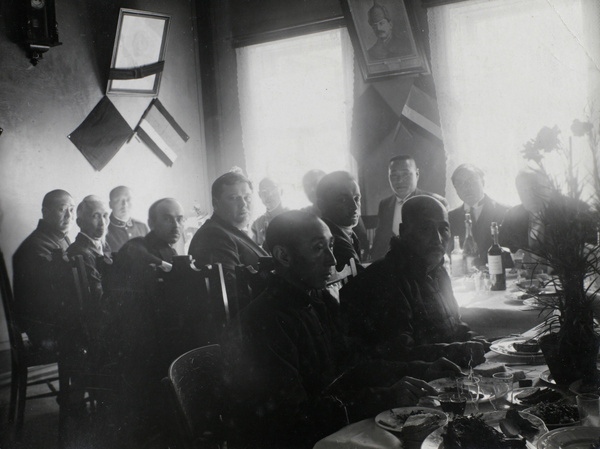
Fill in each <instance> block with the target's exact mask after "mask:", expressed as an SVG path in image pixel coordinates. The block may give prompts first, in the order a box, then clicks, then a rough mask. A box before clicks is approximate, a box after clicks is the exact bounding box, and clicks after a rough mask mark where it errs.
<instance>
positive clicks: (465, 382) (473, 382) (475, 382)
mask: <svg viewBox="0 0 600 449" xmlns="http://www.w3.org/2000/svg"><path fill="white" fill-rule="evenodd" d="M480 381H481V379H480V378H479V377H476V376H468V377H459V378H458V379H456V388H457V389H458V394H460V395H463V396H466V397H467V402H468V404H473V409H474V411H475V412H478V411H479V397H480V394H481V391H480V386H479V382H480Z"/></svg>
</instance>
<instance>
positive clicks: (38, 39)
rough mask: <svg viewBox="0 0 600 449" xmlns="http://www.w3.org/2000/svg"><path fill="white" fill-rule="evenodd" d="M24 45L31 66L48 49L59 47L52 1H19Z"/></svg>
mask: <svg viewBox="0 0 600 449" xmlns="http://www.w3.org/2000/svg"><path fill="white" fill-rule="evenodd" d="M21 2H22V3H21V5H22V18H23V19H22V23H23V35H24V43H25V45H26V46H27V51H28V56H29V58H30V60H31V63H32V64H33V65H36V64H37V63H38V62H39V60H40V59H42V57H43V56H42V55H43V53H45V52H47V51H48V50H49V49H50V47H55V46H57V45H61V44H62V42H59V40H58V25H57V23H56V9H55V3H54V0H21Z"/></svg>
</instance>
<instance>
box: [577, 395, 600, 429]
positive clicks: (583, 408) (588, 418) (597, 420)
mask: <svg viewBox="0 0 600 449" xmlns="http://www.w3.org/2000/svg"><path fill="white" fill-rule="evenodd" d="M577 410H578V411H579V419H580V420H581V425H582V426H593V427H600V396H598V395H597V394H594V393H582V394H578V395H577Z"/></svg>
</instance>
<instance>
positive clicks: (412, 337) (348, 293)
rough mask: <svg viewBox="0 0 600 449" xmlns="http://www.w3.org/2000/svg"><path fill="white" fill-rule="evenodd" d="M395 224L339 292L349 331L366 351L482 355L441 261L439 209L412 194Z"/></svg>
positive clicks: (444, 220)
mask: <svg viewBox="0 0 600 449" xmlns="http://www.w3.org/2000/svg"><path fill="white" fill-rule="evenodd" d="M399 230H400V234H399V236H398V237H396V238H394V239H392V244H391V249H390V251H389V252H388V253H387V254H386V256H385V258H384V259H381V260H379V261H376V262H374V263H373V264H371V265H370V266H369V267H368V268H367V269H366V270H365V271H364V272H363V273H361V274H359V275H358V276H357V277H355V278H354V279H352V280H351V281H350V282H349V283H348V284H347V285H346V286H344V287H343V288H342V290H341V292H340V298H341V307H342V310H343V313H344V315H345V320H344V321H345V322H346V323H347V326H348V334H349V335H350V337H351V338H353V339H355V340H356V341H359V342H360V343H361V346H362V351H363V353H364V354H365V356H366V357H372V358H380V359H383V360H398V359H400V360H402V359H407V358H408V359H412V358H418V359H421V360H426V361H431V360H435V359H437V358H438V357H446V358H448V359H450V360H452V361H453V362H455V363H457V364H459V365H461V366H467V364H469V363H471V364H472V365H476V364H479V363H481V362H483V361H484V352H485V351H484V346H483V344H482V343H480V342H475V341H469V340H470V339H471V333H470V331H469V328H468V326H467V325H466V324H465V323H463V322H462V321H461V320H460V316H459V313H458V304H457V303H456V299H455V298H454V293H453V291H452V285H451V283H450V278H449V276H448V273H446V270H445V269H444V266H443V264H444V253H445V251H446V246H447V244H448V240H449V239H450V225H449V223H448V212H447V210H446V208H445V207H444V205H442V203H440V202H439V201H438V200H437V199H435V198H433V197H430V196H415V197H412V198H410V199H408V200H407V201H406V202H405V203H404V206H403V208H402V223H401V224H400V228H399Z"/></svg>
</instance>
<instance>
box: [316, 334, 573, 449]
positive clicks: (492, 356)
mask: <svg viewBox="0 0 600 449" xmlns="http://www.w3.org/2000/svg"><path fill="white" fill-rule="evenodd" d="M541 327H542V325H536V326H534V327H532V328H531V329H528V330H527V331H525V332H523V333H521V334H520V336H519V337H518V338H523V339H528V338H531V337H533V336H535V335H536V334H538V333H539V331H540V329H541ZM515 338H516V337H515ZM501 352H502V351H489V352H488V353H486V356H485V358H486V361H485V362H484V364H482V365H480V366H479V367H475V368H474V369H475V372H477V369H478V368H480V367H489V366H492V365H496V366H498V364H501V365H504V368H503V369H504V370H505V371H507V372H512V373H513V376H514V380H515V381H514V383H513V386H514V388H515V389H518V388H519V387H520V386H521V385H522V386H523V387H525V386H531V387H536V386H537V387H540V388H541V387H548V388H551V389H556V390H558V391H559V392H561V394H562V395H563V397H564V398H565V400H566V401H567V402H570V403H572V404H574V403H575V394H574V393H573V392H572V391H570V390H569V388H568V387H561V386H557V385H555V384H553V381H552V378H551V375H549V371H548V367H547V366H546V364H545V362H544V359H543V356H542V355H541V354H537V355H519V354H514V353H513V354H511V353H509V354H503V353H501ZM517 379H518V380H517ZM490 380H491V379H488V381H490ZM488 385H490V384H488ZM492 388H493V387H492ZM515 394H516V392H515ZM424 399H425V401H421V402H420V403H419V404H418V405H421V406H423V407H425V408H433V409H435V410H440V411H441V408H440V404H439V402H437V403H436V401H435V400H434V401H432V400H431V399H432V398H431V397H427V398H424ZM521 408H522V409H523V408H524V407H521ZM494 409H495V406H494V403H493V401H491V400H490V401H485V402H482V403H479V404H477V405H474V404H472V403H470V404H467V408H466V410H465V413H464V414H465V415H469V414H471V413H485V412H493V411H494ZM421 445H422V442H410V441H409V442H406V441H403V440H402V437H401V435H399V434H396V433H394V432H390V431H388V430H385V429H384V428H382V426H380V425H378V423H377V422H376V419H375V417H371V418H368V419H364V420H362V421H358V422H355V423H351V424H349V425H347V426H345V427H343V428H342V429H340V430H338V431H337V432H335V433H333V434H331V435H329V436H327V437H325V438H323V439H322V440H320V441H318V442H317V443H316V444H315V446H314V448H313V449H350V448H352V449H361V448H365V449H379V448H381V449H384V448H403V449H420V448H421ZM528 447H535V446H532V445H530V446H528Z"/></svg>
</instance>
